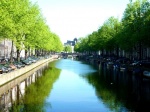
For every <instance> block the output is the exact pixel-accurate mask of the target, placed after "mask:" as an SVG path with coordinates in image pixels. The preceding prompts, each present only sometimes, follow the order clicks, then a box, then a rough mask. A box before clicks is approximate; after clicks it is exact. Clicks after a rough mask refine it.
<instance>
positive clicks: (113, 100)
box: [84, 66, 150, 112]
mask: <svg viewBox="0 0 150 112" xmlns="http://www.w3.org/2000/svg"><path fill="white" fill-rule="evenodd" d="M84 78H85V79H86V80H87V81H88V82H89V84H92V85H93V86H94V87H95V89H96V95H97V96H98V98H99V99H100V100H102V101H103V103H104V104H105V105H106V106H107V107H108V108H110V110H111V111H115V112H122V111H124V112H125V111H140V112H142V111H144V112H146V111H147V110H148V111H149V110H150V109H149V105H150V95H149V94H150V80H149V79H142V78H141V77H140V76H138V75H136V74H135V75H134V74H132V73H127V72H126V71H124V72H121V71H118V70H114V69H113V68H106V67H105V66H99V73H94V74H88V75H85V76H84Z"/></svg>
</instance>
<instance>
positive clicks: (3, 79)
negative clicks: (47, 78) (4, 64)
mask: <svg viewBox="0 0 150 112" xmlns="http://www.w3.org/2000/svg"><path fill="white" fill-rule="evenodd" d="M55 59H56V58H55V57H51V58H48V59H42V60H39V61H37V62H36V63H32V64H31V65H28V66H25V67H24V68H21V69H16V70H14V71H12V72H9V73H5V74H0V86H2V85H4V84H5V83H8V82H9V81H11V80H13V79H15V78H17V77H19V76H21V75H23V74H25V73H27V72H29V71H30V70H32V69H34V68H36V67H38V66H40V65H41V64H44V63H46V62H51V61H53V60H55Z"/></svg>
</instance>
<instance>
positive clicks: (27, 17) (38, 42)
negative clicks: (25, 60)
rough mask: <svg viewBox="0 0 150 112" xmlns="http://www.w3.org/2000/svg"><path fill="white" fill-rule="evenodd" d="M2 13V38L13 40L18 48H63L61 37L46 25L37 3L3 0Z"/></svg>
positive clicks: (1, 4) (47, 49)
mask: <svg viewBox="0 0 150 112" xmlns="http://www.w3.org/2000/svg"><path fill="white" fill-rule="evenodd" d="M0 15H1V16H0V38H1V39H3V38H8V39H11V40H13V41H14V44H15V46H16V48H17V50H19V51H21V50H23V49H26V50H27V49H28V48H32V49H34V48H36V49H43V50H46V51H60V50H61V49H63V46H62V43H61V41H60V39H59V37H58V36H57V35H56V34H54V33H52V32H51V31H50V29H49V27H48V26H47V25H46V21H45V19H44V17H43V16H42V14H41V11H40V9H39V7H38V5H37V4H31V2H30V1H29V0H1V1H0ZM57 46H59V47H57ZM56 48H58V49H56Z"/></svg>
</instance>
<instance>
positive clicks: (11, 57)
mask: <svg viewBox="0 0 150 112" xmlns="http://www.w3.org/2000/svg"><path fill="white" fill-rule="evenodd" d="M13 46H14V45H13V41H12V46H11V53H10V63H12V62H13V52H14V50H13Z"/></svg>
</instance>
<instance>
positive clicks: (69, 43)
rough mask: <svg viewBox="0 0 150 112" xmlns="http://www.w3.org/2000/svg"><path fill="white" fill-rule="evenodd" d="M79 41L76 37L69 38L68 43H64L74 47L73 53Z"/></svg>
mask: <svg viewBox="0 0 150 112" xmlns="http://www.w3.org/2000/svg"><path fill="white" fill-rule="evenodd" d="M76 43H77V38H74V39H73V40H72V41H71V40H67V42H66V43H64V46H67V45H70V46H71V48H72V53H73V52H74V46H75V45H76Z"/></svg>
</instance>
